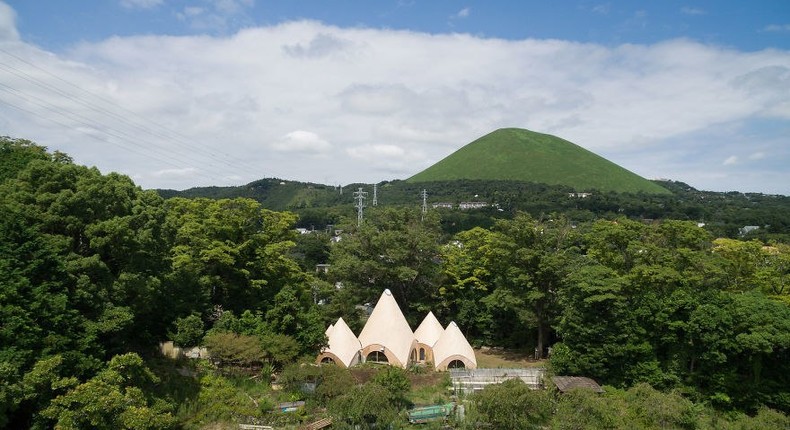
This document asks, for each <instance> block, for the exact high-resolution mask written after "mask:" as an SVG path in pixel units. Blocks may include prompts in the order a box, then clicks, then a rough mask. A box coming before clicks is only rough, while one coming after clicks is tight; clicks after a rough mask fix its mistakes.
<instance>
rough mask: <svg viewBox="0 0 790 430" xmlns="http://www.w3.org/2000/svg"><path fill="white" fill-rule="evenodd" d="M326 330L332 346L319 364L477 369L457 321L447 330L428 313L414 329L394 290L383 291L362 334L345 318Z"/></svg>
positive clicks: (472, 354) (328, 347)
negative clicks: (356, 334)
mask: <svg viewBox="0 0 790 430" xmlns="http://www.w3.org/2000/svg"><path fill="white" fill-rule="evenodd" d="M325 333H326V336H327V338H328V339H329V346H327V347H326V348H324V349H323V350H322V351H321V354H319V355H318V357H317V358H316V363H329V362H331V363H336V364H338V365H340V366H343V367H350V366H353V365H355V364H357V363H360V362H366V361H370V362H376V363H387V364H390V365H392V366H399V367H404V368H405V367H407V366H408V365H409V364H410V363H433V365H434V367H435V368H436V370H447V369H448V367H449V368H455V367H466V368H469V369H476V368H477V359H476V358H475V352H474V350H473V349H472V346H471V345H469V342H468V341H467V340H466V338H465V337H464V335H463V333H461V330H460V329H459V328H458V326H457V325H456V324H455V322H451V323H450V324H449V325H448V326H447V328H446V329H443V328H442V325H441V323H439V320H437V319H436V316H435V315H434V314H433V312H428V315H426V316H425V318H424V319H423V320H422V323H420V325H419V327H417V330H416V331H414V332H412V331H411V327H409V323H408V322H406V318H405V317H404V316H403V313H402V312H401V310H400V307H399V306H398V303H397V302H396V301H395V298H394V297H393V296H392V292H390V290H384V292H383V293H382V294H381V297H380V298H379V301H378V303H376V307H375V308H373V312H372V313H371V314H370V318H368V321H367V323H365V327H364V328H363V329H362V333H360V334H359V337H356V336H354V333H353V332H352V331H351V329H350V328H349V327H348V325H347V324H346V322H345V321H343V318H340V319H338V320H337V322H336V323H335V324H333V325H330V326H329V327H327V329H326V332H325Z"/></svg>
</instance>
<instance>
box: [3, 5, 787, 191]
mask: <svg viewBox="0 0 790 430" xmlns="http://www.w3.org/2000/svg"><path fill="white" fill-rule="evenodd" d="M501 127H522V128H527V129H530V130H534V131H539V132H544V133H550V134H554V135H556V136H559V137H562V138H565V139H568V140H570V141H572V142H574V143H576V144H578V145H581V146H583V147H585V148H587V149H589V150H591V151H593V152H595V153H597V154H599V155H602V156H604V157H606V158H608V159H610V160H612V161H614V162H616V163H618V164H620V165H621V166H623V167H625V168H627V169H629V170H632V171H634V172H636V173H638V174H640V175H642V176H644V177H647V178H669V179H674V180H678V181H683V182H687V183H689V184H690V185H692V186H694V187H696V188H699V189H704V190H714V191H731V190H737V191H744V192H764V193H779V194H785V195H790V1H786V0H772V1H769V0H755V1H751V2H743V1H737V0H733V1H724V0H716V1H713V0H706V1H673V0H665V1H649V2H648V1H646V2H637V1H630V0H612V1H595V0H592V1H591V0H559V1H551V2H546V1H520V0H514V1H483V0H479V1H478V0H474V1H455V0H443V1H424V0H392V1H386V0H380V1H369V0H344V1H325V0H307V1H298V2H297V1H290V0H277V1H267V0H211V1H210V0H82V1H78V2H72V1H52V0H14V1H12V0H6V1H5V2H2V1H1V0H0V134H4V135H9V136H14V137H21V138H27V139H30V140H34V141H36V142H37V143H39V144H42V145H45V146H47V147H49V148H50V149H51V150H60V151H63V152H66V153H68V154H70V155H72V156H73V158H74V159H75V161H76V162H78V163H80V164H86V165H90V166H97V167H98V168H99V169H100V170H101V171H102V172H109V171H118V172H121V173H124V174H127V175H129V176H131V177H132V178H133V179H134V180H135V181H136V182H137V183H138V184H140V185H141V186H143V187H144V188H176V189H184V188H189V187H193V186H203V185H241V184H245V183H248V182H250V181H253V180H256V179H260V178H263V177H278V178H284V179H294V180H302V181H312V182H319V183H326V184H348V183H351V182H367V183H373V182H379V181H383V180H391V179H405V178H407V177H409V176H411V175H413V174H415V173H417V172H419V171H421V170H422V169H424V168H426V167H428V166H430V165H431V164H433V163H435V162H437V161H439V160H440V159H442V158H444V157H446V156H447V155H449V154H451V153H452V152H453V151H455V150H457V149H458V148H460V147H462V146H463V145H465V144H467V143H469V142H471V141H472V140H474V139H476V138H478V137H480V136H482V135H484V134H486V133H488V132H491V131H493V130H495V129H497V128H501Z"/></svg>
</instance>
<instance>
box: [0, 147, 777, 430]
mask: <svg viewBox="0 0 790 430" xmlns="http://www.w3.org/2000/svg"><path fill="white" fill-rule="evenodd" d="M0 154H2V155H3V157H2V159H0V288H2V292H1V293H0V321H2V326H1V327H0V427H7V428H27V427H35V428H50V427H53V426H56V425H57V426H61V427H63V428H80V427H95V428H102V427H113V428H151V429H155V428H156V429H159V428H175V427H177V426H178V425H179V424H178V418H177V415H178V406H179V400H178V398H177V397H174V396H172V395H168V394H167V393H164V392H162V391H161V390H158V389H157V388H156V386H157V385H158V383H159V381H160V379H161V378H159V377H158V376H157V375H156V374H154V373H153V372H152V371H151V370H150V368H149V365H150V364H151V363H152V361H151V360H152V357H156V356H157V354H158V352H157V348H158V345H159V342H162V341H165V340H175V341H176V343H177V344H180V345H183V346H195V345H199V344H200V345H209V346H210V347H211V348H213V349H214V350H215V351H216V354H217V357H219V359H221V360H220V361H222V363H223V365H225V366H230V367H234V366H235V367H250V368H251V367H256V368H259V367H261V366H263V367H266V366H270V367H269V368H270V369H280V368H282V367H284V366H287V365H288V364H290V363H293V362H294V361H295V360H296V359H297V357H300V356H307V357H314V356H315V354H316V353H317V352H318V351H319V349H320V348H321V347H322V346H323V345H324V344H325V342H326V338H325V336H324V329H325V328H326V326H327V325H328V324H329V323H332V322H334V321H335V320H336V319H337V318H339V317H343V319H344V320H345V321H347V323H348V325H349V326H350V327H351V328H352V330H354V331H355V332H358V331H359V328H360V327H361V325H362V323H363V314H362V312H361V311H360V307H361V305H364V304H366V303H370V302H371V301H372V300H374V299H375V297H377V296H378V295H379V294H380V293H381V291H382V290H383V289H385V288H388V289H390V290H391V291H393V293H394V295H395V297H396V298H397V300H398V301H399V304H400V306H401V309H403V311H404V313H405V315H406V317H407V319H408V320H409V322H410V323H411V324H412V326H415V325H416V323H417V322H419V319H420V318H421V317H422V316H424V314H425V312H426V311H427V310H432V311H433V312H434V313H435V314H436V315H437V317H439V319H440V320H442V321H455V322H456V323H457V324H458V326H459V327H461V329H462V330H463V331H464V333H465V335H466V336H467V338H468V339H469V340H470V341H471V342H472V343H473V344H474V345H477V346H480V345H486V346H498V347H507V348H518V349H522V350H523V349H526V350H529V351H532V350H534V351H536V354H537V355H538V356H540V357H548V358H549V362H550V366H551V368H552V371H554V372H556V373H557V374H568V375H584V376H588V377H592V378H595V379H596V380H597V381H599V382H600V383H602V384H606V385H610V386H614V387H617V388H620V389H628V388H629V387H635V386H636V387H639V386H644V385H640V384H649V385H650V386H651V387H653V388H656V389H659V390H665V391H667V392H669V390H675V391H673V392H676V393H682V394H683V396H684V397H685V398H687V399H689V400H690V401H693V402H699V403H703V404H706V405H709V406H710V407H713V408H717V409H719V410H723V411H732V410H737V411H743V412H747V413H757V412H758V411H762V410H764V409H762V408H765V407H768V408H773V409H776V410H779V411H782V412H784V413H787V412H788V411H790V287H788V281H790V245H788V244H787V243H783V242H781V241H772V242H764V241H761V240H759V239H751V240H745V239H734V238H725V237H716V236H714V235H713V234H712V233H711V232H710V231H709V230H705V229H703V228H700V227H698V226H697V224H696V223H695V222H692V221H688V220H673V219H661V220H651V221H649V222H645V221H637V220H633V219H628V218H625V217H615V218H593V219H590V220H586V221H581V222H580V221H576V220H574V221H572V220H570V219H569V218H568V216H567V215H563V214H552V215H545V214H541V213H533V214H530V213H528V212H522V211H519V212H516V213H515V214H514V215H513V216H512V217H509V218H499V219H493V218H492V219H489V220H488V221H487V222H486V223H483V224H481V225H477V226H469V228H466V229H463V230H460V231H457V232H455V233H453V234H448V232H447V230H446V229H444V228H443V227H444V225H443V223H444V222H445V221H446V220H445V219H444V218H443V216H444V215H443V213H442V212H441V211H438V210H430V211H428V212H427V213H425V214H423V213H421V211H420V210H419V208H418V207H410V206H404V205H401V206H378V207H375V208H369V209H368V210H367V211H366V213H365V219H364V222H362V223H361V224H360V225H357V223H356V218H353V219H352V218H348V217H343V216H340V217H339V218H338V219H337V221H336V222H335V228H336V230H333V231H331V232H329V233H324V232H313V233H308V234H302V235H300V234H298V233H297V232H296V230H295V228H294V227H295V226H296V225H297V223H298V222H299V220H298V217H297V215H295V214H294V213H291V212H280V211H274V210H270V209H266V208H264V207H263V206H262V205H261V203H259V202H257V201H255V200H252V199H247V198H223V199H208V198H184V197H174V198H170V199H164V198H163V197H161V196H160V195H159V194H158V193H157V192H155V191H152V190H143V189H141V188H140V187H139V186H137V185H135V184H134V182H133V181H132V180H131V179H130V178H128V177H126V176H124V175H120V174H117V173H109V174H102V173H101V172H99V171H98V170H97V169H96V168H88V167H84V166H79V165H76V164H74V163H73V161H72V160H71V159H70V158H69V157H68V156H66V155H65V154H61V153H54V154H52V153H49V152H48V151H46V149H45V148H42V147H40V146H38V145H36V144H34V143H32V142H29V141H26V140H20V139H12V138H2V139H0ZM339 230H342V233H340V232H339ZM316 263H326V264H329V271H328V272H327V273H317V272H316V270H315V264H316ZM218 381H219V380H213V382H212V380H208V379H207V380H206V384H208V385H207V386H206V387H205V389H206V390H211V389H219V388H217V387H220V386H222V383H221V382H218ZM211 384H215V385H211ZM217 384H218V385H217ZM211 387H214V388H211ZM223 389H224V388H223ZM360 390H362V389H361V388H360ZM208 392H210V391H206V393H208ZM206 395H208V394H206ZM346 400H347V399H346ZM100 401H101V402H105V404H107V405H109V406H108V407H107V408H103V409H101V410H96V407H95V406H96V404H97V403H98V402H100ZM341 403H342V402H341Z"/></svg>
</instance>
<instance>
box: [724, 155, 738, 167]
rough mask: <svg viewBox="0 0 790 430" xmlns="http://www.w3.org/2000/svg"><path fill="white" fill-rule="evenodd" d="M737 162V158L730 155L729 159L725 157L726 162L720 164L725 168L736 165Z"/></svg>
mask: <svg viewBox="0 0 790 430" xmlns="http://www.w3.org/2000/svg"><path fill="white" fill-rule="evenodd" d="M737 162H738V157H737V156H735V155H730V156H729V157H727V159H726V160H724V163H722V164H723V165H725V166H732V165H733V164H736V163H737Z"/></svg>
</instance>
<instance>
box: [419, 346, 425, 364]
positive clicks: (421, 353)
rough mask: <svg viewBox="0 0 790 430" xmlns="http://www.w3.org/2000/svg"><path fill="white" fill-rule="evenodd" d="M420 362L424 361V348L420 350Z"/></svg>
mask: <svg viewBox="0 0 790 430" xmlns="http://www.w3.org/2000/svg"><path fill="white" fill-rule="evenodd" d="M420 361H425V348H420Z"/></svg>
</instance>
